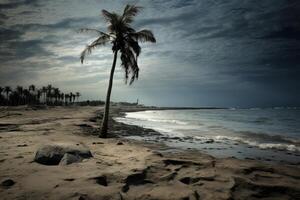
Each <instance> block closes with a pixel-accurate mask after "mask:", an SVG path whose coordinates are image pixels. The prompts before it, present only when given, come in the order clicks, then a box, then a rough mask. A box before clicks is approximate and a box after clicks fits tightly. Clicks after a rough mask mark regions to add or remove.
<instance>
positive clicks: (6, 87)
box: [4, 86, 12, 101]
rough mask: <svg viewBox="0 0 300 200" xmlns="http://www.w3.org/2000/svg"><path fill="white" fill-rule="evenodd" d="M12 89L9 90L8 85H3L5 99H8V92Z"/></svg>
mask: <svg viewBox="0 0 300 200" xmlns="http://www.w3.org/2000/svg"><path fill="white" fill-rule="evenodd" d="M11 91H12V90H11V87H9V86H5V87H4V92H5V93H6V99H7V101H8V100H9V96H8V95H9V93H10V92H11Z"/></svg>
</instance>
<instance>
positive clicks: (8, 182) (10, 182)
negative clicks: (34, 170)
mask: <svg viewBox="0 0 300 200" xmlns="http://www.w3.org/2000/svg"><path fill="white" fill-rule="evenodd" d="M15 183H16V182H15V181H13V180H12V179H6V180H4V181H2V183H1V186H3V187H11V186H13V185H14V184H15Z"/></svg>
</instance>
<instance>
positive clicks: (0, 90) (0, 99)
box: [0, 87, 4, 104]
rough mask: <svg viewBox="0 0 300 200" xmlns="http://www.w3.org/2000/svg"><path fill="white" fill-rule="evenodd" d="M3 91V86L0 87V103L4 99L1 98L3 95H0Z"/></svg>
mask: <svg viewBox="0 0 300 200" xmlns="http://www.w3.org/2000/svg"><path fill="white" fill-rule="evenodd" d="M3 91H4V88H3V87H0V104H2V101H3V100H4V99H3V96H2V92H3Z"/></svg>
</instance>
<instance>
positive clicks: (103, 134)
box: [99, 51, 118, 138]
mask: <svg viewBox="0 0 300 200" xmlns="http://www.w3.org/2000/svg"><path fill="white" fill-rule="evenodd" d="M117 57H118V51H115V54H114V61H113V64H112V67H111V71H110V77H109V84H108V89H107V94H106V101H105V109H104V116H103V119H102V125H101V132H100V136H99V137H103V138H106V137H107V128H108V115H109V103H110V94H111V89H112V85H113V78H114V72H115V67H116V63H117Z"/></svg>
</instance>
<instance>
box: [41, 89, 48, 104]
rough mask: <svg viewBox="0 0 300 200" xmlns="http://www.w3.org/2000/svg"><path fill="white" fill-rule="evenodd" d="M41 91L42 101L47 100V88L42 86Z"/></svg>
mask: <svg viewBox="0 0 300 200" xmlns="http://www.w3.org/2000/svg"><path fill="white" fill-rule="evenodd" d="M42 92H43V93H44V103H46V102H47V88H46V87H45V86H44V87H42Z"/></svg>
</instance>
